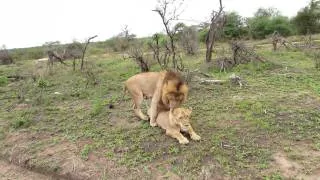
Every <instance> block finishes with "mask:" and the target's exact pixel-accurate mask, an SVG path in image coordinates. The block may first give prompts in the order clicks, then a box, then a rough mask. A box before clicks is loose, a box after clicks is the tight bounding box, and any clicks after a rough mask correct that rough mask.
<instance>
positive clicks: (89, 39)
mask: <svg viewBox="0 0 320 180" xmlns="http://www.w3.org/2000/svg"><path fill="white" fill-rule="evenodd" d="M96 37H98V35H95V36H92V37H90V38H88V40H87V43H86V45H85V46H84V49H83V50H82V58H81V70H82V69H83V61H84V55H85V54H86V51H87V47H88V45H89V43H90V41H91V40H92V39H94V38H96Z"/></svg>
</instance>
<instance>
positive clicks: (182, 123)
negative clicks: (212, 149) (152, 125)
mask: <svg viewBox="0 0 320 180" xmlns="http://www.w3.org/2000/svg"><path fill="white" fill-rule="evenodd" d="M191 112H192V110H190V109H185V108H175V109H172V110H170V111H162V112H160V113H159V114H158V117H157V119H156V122H157V124H158V125H159V126H160V127H161V128H162V129H165V130H166V135H168V136H171V137H173V138H176V139H177V140H178V141H179V143H180V144H188V143H189V140H188V139H187V138H186V137H184V136H183V135H182V134H181V133H180V130H181V131H184V132H187V133H189V134H190V136H191V139H193V140H200V139H201V137H200V136H199V135H197V134H196V133H195V132H194V130H193V128H192V126H191V124H190V115H191Z"/></svg>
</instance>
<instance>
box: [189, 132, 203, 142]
mask: <svg viewBox="0 0 320 180" xmlns="http://www.w3.org/2000/svg"><path fill="white" fill-rule="evenodd" d="M191 139H193V140H195V141H199V140H200V139H201V137H200V136H199V135H198V134H192V135H191Z"/></svg>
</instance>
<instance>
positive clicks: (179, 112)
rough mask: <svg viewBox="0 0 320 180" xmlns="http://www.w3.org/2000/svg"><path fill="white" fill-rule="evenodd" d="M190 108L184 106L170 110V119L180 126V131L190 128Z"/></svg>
mask: <svg viewBox="0 0 320 180" xmlns="http://www.w3.org/2000/svg"><path fill="white" fill-rule="evenodd" d="M191 112H192V110H190V109H185V108H176V109H174V110H173V111H172V116H171V118H172V120H173V121H174V122H175V123H176V124H177V125H178V126H180V128H181V130H182V131H188V129H189V128H190V126H191V124H190V116H191Z"/></svg>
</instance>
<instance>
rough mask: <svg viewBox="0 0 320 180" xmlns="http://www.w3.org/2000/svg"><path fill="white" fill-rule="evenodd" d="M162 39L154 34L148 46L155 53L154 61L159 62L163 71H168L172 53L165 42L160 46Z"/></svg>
mask: <svg viewBox="0 0 320 180" xmlns="http://www.w3.org/2000/svg"><path fill="white" fill-rule="evenodd" d="M160 38H161V37H160V34H158V33H156V34H154V35H153V36H152V41H151V42H149V43H148V45H149V47H150V48H151V49H152V51H153V59H154V60H156V61H157V62H158V64H159V65H160V67H161V68H162V69H167V68H168V64H169V62H170V54H171V52H170V48H169V46H168V44H167V42H164V45H161V44H160Z"/></svg>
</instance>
